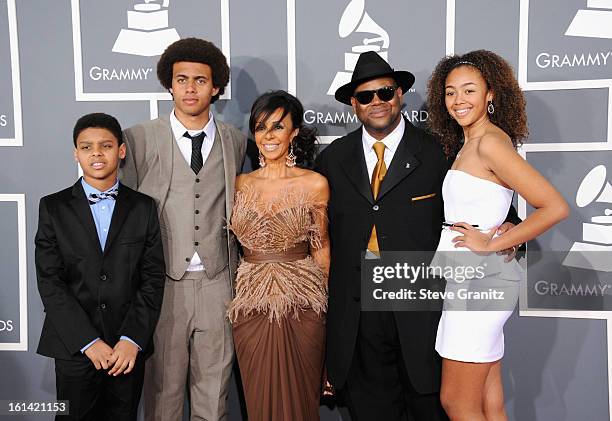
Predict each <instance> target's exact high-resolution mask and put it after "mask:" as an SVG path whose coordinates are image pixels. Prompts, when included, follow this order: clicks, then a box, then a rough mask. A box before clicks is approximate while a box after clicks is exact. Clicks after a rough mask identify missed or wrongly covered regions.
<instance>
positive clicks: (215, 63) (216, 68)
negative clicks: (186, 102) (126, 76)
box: [157, 38, 230, 103]
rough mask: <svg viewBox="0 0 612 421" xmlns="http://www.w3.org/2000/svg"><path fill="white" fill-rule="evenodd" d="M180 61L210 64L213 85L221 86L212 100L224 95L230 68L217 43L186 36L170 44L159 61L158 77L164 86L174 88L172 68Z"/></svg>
mask: <svg viewBox="0 0 612 421" xmlns="http://www.w3.org/2000/svg"><path fill="white" fill-rule="evenodd" d="M180 61H187V62H191V63H202V64H207V65H208V66H210V69H211V70H212V82H213V86H214V87H215V88H219V92H218V93H217V95H215V96H213V97H212V99H211V101H210V102H211V103H213V102H215V101H216V100H217V99H219V96H221V95H223V93H224V92H225V87H226V86H227V84H228V83H229V75H230V69H229V66H228V65H227V59H226V58H225V56H224V55H223V52H221V50H220V49H219V48H217V46H216V45H215V44H213V43H212V42H210V41H206V40H203V39H200V38H184V39H180V40H178V41H176V42H174V43H172V44H170V45H169V46H168V48H166V50H165V51H164V53H163V54H162V55H161V57H160V58H159V61H158V62H157V78H158V79H159V82H160V83H161V84H162V86H163V87H164V88H166V89H170V88H172V68H173V67H174V63H178V62H180Z"/></svg>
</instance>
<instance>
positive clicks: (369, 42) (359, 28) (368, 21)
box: [327, 0, 389, 95]
mask: <svg viewBox="0 0 612 421" xmlns="http://www.w3.org/2000/svg"><path fill="white" fill-rule="evenodd" d="M353 33H363V34H370V35H371V36H370V37H366V38H363V40H361V44H358V45H355V46H354V47H352V48H351V51H350V52H347V53H344V70H343V71H339V72H337V73H336V76H335V77H334V80H333V81H332V83H331V85H330V86H329V89H328V90H327V95H333V94H334V93H335V92H336V90H337V89H338V88H339V87H340V86H342V85H344V84H346V83H349V82H350V81H351V76H352V75H353V70H355V64H357V59H358V58H359V55H360V54H361V53H363V52H365V51H375V52H377V53H378V54H379V55H380V56H381V57H382V58H384V59H385V60H387V61H388V60H389V57H388V49H389V34H388V33H387V31H385V30H384V29H383V28H381V27H380V25H378V24H377V23H376V22H374V20H373V19H372V18H371V17H370V15H368V13H367V12H366V11H365V0H351V2H350V3H349V4H348V5H347V6H346V9H344V13H342V17H341V18H340V24H339V25H338V35H340V37H341V38H346V37H348V36H349V35H351V34H353Z"/></svg>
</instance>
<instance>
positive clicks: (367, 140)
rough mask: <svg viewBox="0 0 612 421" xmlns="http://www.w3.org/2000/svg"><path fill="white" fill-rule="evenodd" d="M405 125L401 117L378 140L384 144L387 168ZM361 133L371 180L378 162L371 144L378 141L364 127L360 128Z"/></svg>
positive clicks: (402, 134)
mask: <svg viewBox="0 0 612 421" xmlns="http://www.w3.org/2000/svg"><path fill="white" fill-rule="evenodd" d="M405 127H406V123H405V122H404V118H403V117H401V118H400V122H399V124H398V125H397V127H396V128H395V129H393V131H392V132H391V133H389V134H388V135H387V136H386V137H384V138H383V139H382V140H380V142H382V143H384V144H385V165H386V166H387V169H389V167H390V166H391V160H392V159H393V155H395V150H396V149H397V146H398V145H399V143H400V141H401V140H402V137H403V136H404V129H405ZM361 133H362V134H361V143H362V144H363V154H364V156H365V161H366V166H367V167H368V176H369V177H370V181H371V180H372V174H373V173H374V168H375V167H376V162H378V157H377V156H376V151H374V147H373V146H374V143H376V142H378V140H376V139H374V138H373V137H372V135H370V133H368V131H367V130H366V129H365V127H364V128H363V129H362V130H361Z"/></svg>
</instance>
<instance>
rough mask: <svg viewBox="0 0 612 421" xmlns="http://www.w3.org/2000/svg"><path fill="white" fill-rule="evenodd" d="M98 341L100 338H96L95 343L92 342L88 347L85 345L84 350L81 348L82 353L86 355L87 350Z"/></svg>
mask: <svg viewBox="0 0 612 421" xmlns="http://www.w3.org/2000/svg"><path fill="white" fill-rule="evenodd" d="M98 339H100V338H96V339H94V340H93V341H91V342H90V343H88V344H87V345H85V346H84V347H83V348H81V353H82V354H84V353H85V351H87V349H88V348H89V347H90V346H92V345H93V344H94V343H95V342H96V341H97V340H98Z"/></svg>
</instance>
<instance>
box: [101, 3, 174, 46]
mask: <svg viewBox="0 0 612 421" xmlns="http://www.w3.org/2000/svg"><path fill="white" fill-rule="evenodd" d="M169 6H170V0H163V3H162V4H161V5H160V4H159V3H156V2H155V0H144V3H137V4H135V5H134V10H128V12H127V19H128V29H122V30H121V32H119V35H118V36H117V40H116V41H115V45H113V52H114V53H123V54H130V55H135V56H147V57H152V56H158V55H160V54H161V53H163V52H164V50H165V49H166V47H167V46H168V45H170V44H172V43H173V42H175V41H178V40H179V39H180V37H179V34H178V32H176V29H174V28H169V23H168V7H169Z"/></svg>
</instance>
